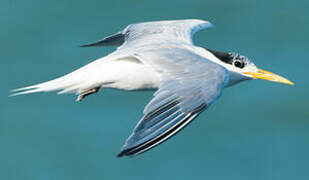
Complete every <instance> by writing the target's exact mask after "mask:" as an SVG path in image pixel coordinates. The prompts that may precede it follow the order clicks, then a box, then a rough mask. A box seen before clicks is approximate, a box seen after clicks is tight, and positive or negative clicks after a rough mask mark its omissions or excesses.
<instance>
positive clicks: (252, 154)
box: [0, 0, 309, 180]
mask: <svg viewBox="0 0 309 180" xmlns="http://www.w3.org/2000/svg"><path fill="white" fill-rule="evenodd" d="M308 7H309V1H306V0H299V1H297V2H296V1H288V0H273V1H266V0H259V1H245V0H234V1H230V0H226V1H223V0H222V1H218V0H207V1H206V0H198V1H176V0H175V1H166V0H157V1H142V0H130V1H123V0H113V1H104V0H89V1H82V0H75V1H39V0H28V1H22V0H2V1H1V3H0V22H1V23H0V29H1V31H0V39H1V43H0V49H1V71H0V77H1V82H2V87H1V89H0V92H1V93H0V97H1V101H0V107H1V108H0V179H1V180H2V179H3V180H28V179H29V180H54V179H57V180H70V179H72V180H79V179H81V180H82V179H83V180H84V179H119V180H122V179H136V180H139V179H140V180H145V179H147V180H148V179H150V180H151V179H177V180H178V179H212V180H222V179H235V180H248V179H250V180H290V179H297V180H303V179H304V180H306V179H308V178H309V174H308V162H309V111H308V107H309V96H308V85H309V81H308V75H307V73H308V71H307V69H308V65H309V61H308V55H307V54H308V32H309V24H308ZM183 18H200V19H204V20H209V21H211V22H212V23H213V24H214V25H215V28H214V29H211V30H209V31H204V32H200V33H198V34H197V35H196V36H195V42H196V44H198V45H201V46H205V47H209V48H212V49H217V50H223V51H235V52H239V53H241V54H244V55H246V56H248V57H249V58H250V59H252V60H253V61H254V62H255V64H256V65H258V66H259V67H261V68H263V69H266V70H270V71H273V72H275V73H278V74H281V75H283V76H285V77H287V78H288V79H290V80H292V81H294V82H295V84H296V85H295V86H294V87H292V86H287V85H282V84H276V83H271V82H266V81H262V80H252V81H248V82H244V83H241V84H239V85H237V86H235V87H232V88H228V89H226V90H225V91H224V93H223V96H222V97H221V98H220V100H219V101H218V102H216V103H215V104H214V105H213V106H212V107H210V108H209V109H208V110H207V111H206V112H204V113H203V114H202V115H201V116H199V117H198V118H197V119H196V120H195V121H194V122H193V123H191V124H190V125H189V126H188V127H187V128H186V129H185V130H184V131H182V132H180V133H179V134H177V135H176V136H175V137H173V138H172V139H170V140H169V141H167V142H166V143H163V144H162V145H160V146H158V147H157V148H155V149H152V150H151V151H149V152H147V153H145V154H142V155H141V156H137V157H135V158H121V159H119V158H116V155H117V153H118V152H119V150H120V147H121V146H122V144H123V143H124V141H125V139H126V138H127V136H128V135H129V134H130V133H131V131H132V128H133V127H134V126H135V124H136V123H137V121H138V120H139V118H141V116H142V110H143V107H144V105H146V104H147V102H148V101H149V100H150V99H151V97H152V92H138V93H137V92H122V91H115V90H105V91H102V92H101V93H99V94H97V95H92V96H89V97H87V98H86V99H85V101H83V102H82V103H76V102H75V98H76V97H75V96H74V95H62V96H58V95H56V93H46V94H45V93H41V94H33V95H27V96H19V97H10V98H8V97H7V96H8V94H9V91H10V90H11V89H13V88H18V87H22V86H25V85H31V84H34V83H39V82H42V81H46V80H49V79H52V78H55V77H58V76H60V75H64V74H66V73H68V72H70V71H72V70H74V69H76V68H78V67H80V66H82V65H85V64H87V63H89V62H91V61H92V60H95V59H97V58H99V57H101V56H104V55H106V54H108V53H110V52H112V51H113V49H114V48H113V47H110V48H78V47H77V46H78V45H80V44H83V43H87V42H92V41H94V40H97V39H100V38H103V37H104V36H107V35H110V34H113V33H115V32H117V31H119V30H121V29H122V28H123V27H125V26H126V25H127V24H130V23H136V22H142V21H150V20H163V19H183Z"/></svg>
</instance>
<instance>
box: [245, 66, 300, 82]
mask: <svg viewBox="0 0 309 180" xmlns="http://www.w3.org/2000/svg"><path fill="white" fill-rule="evenodd" d="M244 74H247V75H251V76H252V78H254V79H265V80H268V81H274V82H279V83H284V84H289V85H294V83H292V82H291V81H289V80H287V79H285V78H284V77H282V76H279V75H277V74H274V73H271V72H268V71H265V70H263V69H258V72H244Z"/></svg>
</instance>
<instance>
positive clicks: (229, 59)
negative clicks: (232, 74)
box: [205, 48, 234, 64]
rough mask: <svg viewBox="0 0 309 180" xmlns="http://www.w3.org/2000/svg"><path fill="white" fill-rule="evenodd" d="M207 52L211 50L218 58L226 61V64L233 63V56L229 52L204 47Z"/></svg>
mask: <svg viewBox="0 0 309 180" xmlns="http://www.w3.org/2000/svg"><path fill="white" fill-rule="evenodd" d="M205 49H206V50H208V51H209V52H211V53H212V54H213V55H214V56H216V57H217V58H218V59H219V60H221V61H223V62H225V63H227V64H233V59H234V56H233V55H232V54H231V53H229V52H219V51H214V50H211V49H208V48H205Z"/></svg>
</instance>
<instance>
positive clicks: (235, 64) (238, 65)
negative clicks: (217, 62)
mask: <svg viewBox="0 0 309 180" xmlns="http://www.w3.org/2000/svg"><path fill="white" fill-rule="evenodd" d="M233 64H234V66H235V67H238V68H244V67H245V63H244V62H242V61H240V60H235V61H234V63H233Z"/></svg>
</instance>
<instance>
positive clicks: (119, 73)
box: [102, 59, 160, 90]
mask: <svg viewBox="0 0 309 180" xmlns="http://www.w3.org/2000/svg"><path fill="white" fill-rule="evenodd" d="M103 67H104V68H103ZM102 71H105V72H104V73H102V75H104V76H105V77H104V79H105V80H106V81H107V83H104V85H103V88H104V87H105V88H116V89H122V90H147V89H156V88H158V86H159V83H160V79H159V75H158V73H156V72H155V71H154V70H153V69H151V68H150V67H147V66H146V65H144V64H143V63H141V62H139V61H136V60H134V59H132V60H131V59H129V60H128V59H121V60H113V61H109V62H106V63H105V64H102Z"/></svg>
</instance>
